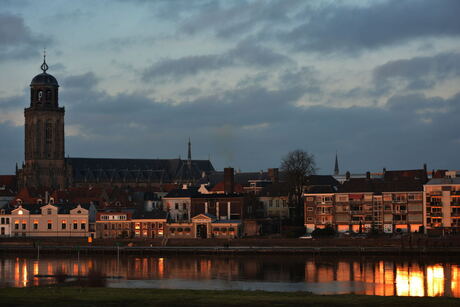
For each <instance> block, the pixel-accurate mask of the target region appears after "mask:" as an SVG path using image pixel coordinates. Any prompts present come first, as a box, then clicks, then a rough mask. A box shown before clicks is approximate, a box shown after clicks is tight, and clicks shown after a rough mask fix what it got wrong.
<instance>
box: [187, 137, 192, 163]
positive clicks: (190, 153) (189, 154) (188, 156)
mask: <svg viewBox="0 0 460 307" xmlns="http://www.w3.org/2000/svg"><path fill="white" fill-rule="evenodd" d="M187 159H188V161H189V162H191V161H192V142H190V137H189V138H188V155H187Z"/></svg>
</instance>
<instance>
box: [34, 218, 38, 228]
mask: <svg viewBox="0 0 460 307" xmlns="http://www.w3.org/2000/svg"><path fill="white" fill-rule="evenodd" d="M37 229H38V220H34V230H37Z"/></svg>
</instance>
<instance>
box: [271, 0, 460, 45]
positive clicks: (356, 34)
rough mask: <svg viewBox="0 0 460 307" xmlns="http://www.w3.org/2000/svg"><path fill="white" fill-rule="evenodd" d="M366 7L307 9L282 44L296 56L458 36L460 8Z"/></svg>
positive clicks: (418, 4)
mask: <svg viewBox="0 0 460 307" xmlns="http://www.w3.org/2000/svg"><path fill="white" fill-rule="evenodd" d="M371 3H372V4H371V5H365V6H352V5H349V4H348V3H347V5H343V4H341V3H339V4H337V3H336V2H334V3H333V4H329V5H323V6H318V7H317V8H314V7H308V8H307V9H305V10H304V11H303V12H302V13H300V14H299V18H301V19H303V20H304V21H303V22H302V23H301V24H299V25H297V26H295V27H294V28H292V29H291V30H289V31H282V32H280V34H279V36H278V38H279V40H280V41H282V42H285V43H288V44H290V45H292V46H293V47H294V48H295V49H296V50H299V51H307V52H308V51H315V52H357V51H362V50H370V49H376V48H380V47H384V46H391V45H396V44H405V43H407V42H408V41H410V40H413V39H419V38H427V37H458V36H459V35H460V19H459V18H458V16H457V15H458V14H457V12H459V11H460V2H459V1H457V0H445V1H442V4H440V3H439V2H437V1H431V0H408V1H400V0H388V1H380V2H377V3H376V4H374V3H373V2H371Z"/></svg>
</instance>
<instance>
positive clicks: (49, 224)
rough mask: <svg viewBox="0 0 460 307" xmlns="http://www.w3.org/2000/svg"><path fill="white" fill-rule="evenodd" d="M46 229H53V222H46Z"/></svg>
mask: <svg viewBox="0 0 460 307" xmlns="http://www.w3.org/2000/svg"><path fill="white" fill-rule="evenodd" d="M48 229H53V222H51V220H48Z"/></svg>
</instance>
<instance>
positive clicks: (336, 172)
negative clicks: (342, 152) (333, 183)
mask: <svg viewBox="0 0 460 307" xmlns="http://www.w3.org/2000/svg"><path fill="white" fill-rule="evenodd" d="M339 172H340V171H339V159H338V157H337V152H335V166H334V175H335V176H337V175H339Z"/></svg>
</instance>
